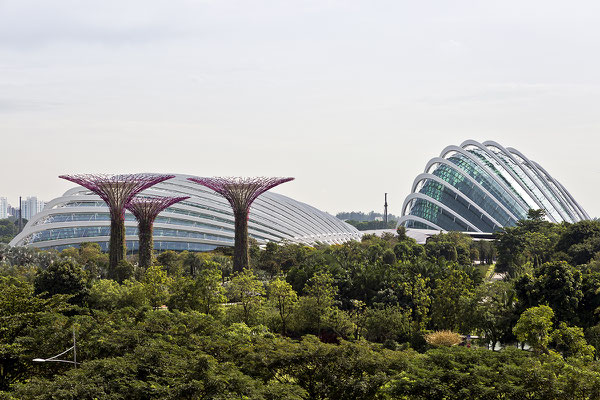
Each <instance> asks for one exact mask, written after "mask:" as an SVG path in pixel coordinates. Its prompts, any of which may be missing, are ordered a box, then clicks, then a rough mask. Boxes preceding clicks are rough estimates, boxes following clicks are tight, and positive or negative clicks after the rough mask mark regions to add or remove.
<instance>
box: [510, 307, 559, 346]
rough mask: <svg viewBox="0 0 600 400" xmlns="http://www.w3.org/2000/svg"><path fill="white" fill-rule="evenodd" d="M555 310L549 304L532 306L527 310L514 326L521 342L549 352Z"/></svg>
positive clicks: (514, 330)
mask: <svg viewBox="0 0 600 400" xmlns="http://www.w3.org/2000/svg"><path fill="white" fill-rule="evenodd" d="M553 317H554V311H552V309H551V308H550V307H548V306H539V307H531V308H528V309H527V310H525V312H523V314H521V317H519V321H517V324H516V325H515V327H514V328H513V332H514V334H515V336H516V337H517V339H518V340H519V341H520V342H526V343H528V344H529V345H530V346H531V347H532V348H534V349H535V350H539V351H543V352H545V353H547V352H548V349H547V346H548V342H549V341H550V330H551V329H552V318H553Z"/></svg>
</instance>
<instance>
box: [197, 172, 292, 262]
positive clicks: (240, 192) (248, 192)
mask: <svg viewBox="0 0 600 400" xmlns="http://www.w3.org/2000/svg"><path fill="white" fill-rule="evenodd" d="M188 179H189V180H190V181H192V182H195V183H198V184H200V185H203V186H206V187H208V188H210V189H212V190H214V191H215V192H217V193H219V194H220V195H221V196H223V197H225V198H226V199H227V201H229V204H231V208H232V209H233V217H234V219H235V242H234V247H233V269H234V271H238V272H239V271H242V270H243V269H244V268H247V267H248V264H249V258H248V216H249V212H250V206H251V205H252V202H253V201H254V200H256V198H257V197H258V196H260V195H261V194H263V193H264V192H266V191H267V190H269V189H271V188H274V187H275V186H277V185H280V184H282V183H285V182H289V181H291V180H293V179H294V178H265V177H259V178H239V177H232V178H222V177H215V178H188Z"/></svg>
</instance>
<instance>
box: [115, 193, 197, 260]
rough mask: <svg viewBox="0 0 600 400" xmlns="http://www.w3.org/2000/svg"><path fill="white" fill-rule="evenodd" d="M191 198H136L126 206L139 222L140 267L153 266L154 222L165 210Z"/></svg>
mask: <svg viewBox="0 0 600 400" xmlns="http://www.w3.org/2000/svg"><path fill="white" fill-rule="evenodd" d="M186 199H189V197H135V198H133V199H131V201H129V203H127V205H125V207H126V208H127V209H128V210H129V211H131V213H132V214H133V215H134V216H135V218H136V219H137V221H138V238H139V252H138V256H139V261H138V264H139V266H140V267H143V268H148V267H150V266H151V265H152V252H153V251H154V240H153V238H152V234H153V231H154V220H155V219H156V217H157V216H158V214H160V212H161V211H163V210H164V209H165V208H167V207H169V206H170V205H172V204H175V203H177V202H179V201H182V200H186Z"/></svg>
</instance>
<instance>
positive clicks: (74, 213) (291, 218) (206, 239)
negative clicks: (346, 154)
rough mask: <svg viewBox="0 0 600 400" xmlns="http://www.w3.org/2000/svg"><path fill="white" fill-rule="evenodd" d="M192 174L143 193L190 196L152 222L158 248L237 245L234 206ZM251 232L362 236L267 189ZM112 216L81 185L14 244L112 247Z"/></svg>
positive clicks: (279, 237) (296, 238)
mask: <svg viewBox="0 0 600 400" xmlns="http://www.w3.org/2000/svg"><path fill="white" fill-rule="evenodd" d="M188 177H190V176H188V175H176V177H175V178H173V179H170V180H168V181H164V182H161V183H159V184H157V185H155V186H153V187H151V188H149V189H146V190H145V191H143V192H142V193H141V194H140V196H142V197H143V196H144V195H146V196H171V197H177V196H190V198H189V199H187V200H184V201H182V202H180V203H176V204H174V205H172V206H170V207H168V208H167V209H166V210H164V211H163V212H161V213H160V215H159V216H158V217H157V218H156V220H155V223H154V235H153V236H154V248H155V249H156V250H189V251H207V250H212V249H214V248H215V247H218V246H233V240H234V218H233V213H232V211H231V206H230V205H229V203H228V202H227V200H225V199H224V198H223V197H221V196H220V195H218V194H216V193H215V192H214V191H212V190H210V189H208V188H205V187H203V186H200V185H197V184H195V183H192V182H190V181H188V180H187V178H188ZM248 222H249V224H248V233H249V236H250V237H252V238H254V239H256V240H257V241H258V242H259V244H264V243H266V242H267V241H274V242H279V241H289V242H295V243H305V244H313V243H317V242H320V243H330V244H334V243H344V242H347V241H349V240H360V233H359V232H358V230H356V229H355V228H354V227H353V226H351V225H349V224H347V223H345V222H343V221H341V220H339V219H337V218H335V217H334V216H332V215H329V214H327V213H325V212H322V211H319V210H318V209H316V208H314V207H312V206H310V205H308V204H305V203H301V202H299V201H296V200H294V199H291V198H289V197H286V196H283V195H280V194H277V193H274V192H266V193H264V194H263V195H261V196H260V197H259V198H258V199H257V200H256V201H255V202H254V204H253V205H252V207H251V209H250V216H249V221H248ZM125 231H126V232H125V235H126V238H125V239H126V242H127V249H128V251H132V250H137V248H138V237H137V222H136V220H135V218H134V216H133V215H132V214H131V213H130V212H126V213H125ZM109 235H110V215H109V210H108V207H107V206H106V204H105V203H104V201H103V200H102V199H101V198H100V197H98V196H97V195H95V194H94V193H93V192H91V191H89V190H88V189H86V188H84V187H81V186H78V187H75V188H73V189H70V190H68V191H67V192H65V194H64V195H63V196H61V197H58V198H56V199H54V200H52V201H50V202H48V203H47V204H46V207H45V208H44V210H43V211H42V212H40V213H39V214H36V215H35V216H34V217H33V218H32V219H31V221H29V222H28V223H27V225H26V226H25V228H24V229H23V232H21V233H20V234H19V235H18V236H17V237H15V238H14V239H13V240H12V241H11V243H10V244H11V245H13V246H32V247H38V248H57V249H62V248H65V247H69V246H77V245H78V244H79V243H82V242H96V243H99V244H100V246H101V247H102V248H103V249H105V250H106V249H107V248H108V240H109Z"/></svg>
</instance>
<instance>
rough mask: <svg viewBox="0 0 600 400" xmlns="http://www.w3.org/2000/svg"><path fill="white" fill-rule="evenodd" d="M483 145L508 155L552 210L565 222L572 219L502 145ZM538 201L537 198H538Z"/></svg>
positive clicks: (488, 142)
mask: <svg viewBox="0 0 600 400" xmlns="http://www.w3.org/2000/svg"><path fill="white" fill-rule="evenodd" d="M483 145H484V146H486V147H487V146H492V147H495V148H497V149H498V150H500V151H501V152H502V153H504V155H506V156H507V157H508V158H509V159H510V160H511V161H512V162H513V163H515V165H516V166H517V168H519V169H520V170H521V171H523V173H524V174H525V175H526V176H527V177H528V178H529V180H530V181H531V182H532V183H533V184H534V185H535V187H537V188H538V190H539V191H540V194H541V195H542V196H544V198H545V199H546V200H548V201H549V202H550V204H551V205H552V208H554V211H556V212H557V213H558V214H559V215H560V217H561V218H562V219H563V221H568V220H569V219H570V218H569V217H568V216H566V215H565V213H564V210H561V207H560V206H559V205H558V204H557V203H556V201H554V199H553V198H552V196H546V195H545V189H544V188H543V187H542V186H541V185H540V184H539V183H538V182H537V181H536V179H535V178H534V177H533V176H531V174H530V173H529V171H527V169H525V168H523V166H522V165H521V163H520V162H519V161H517V160H516V159H515V158H514V157H513V155H512V154H511V153H510V151H508V150H506V149H505V148H504V147H502V145H500V144H498V143H496V142H494V141H493V140H486V141H485V142H483ZM521 186H522V185H521ZM532 193H533V192H532ZM536 199H537V197H536ZM541 202H542V201H541V200H540V203H541ZM545 208H546V207H543V209H545ZM556 222H559V221H556Z"/></svg>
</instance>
